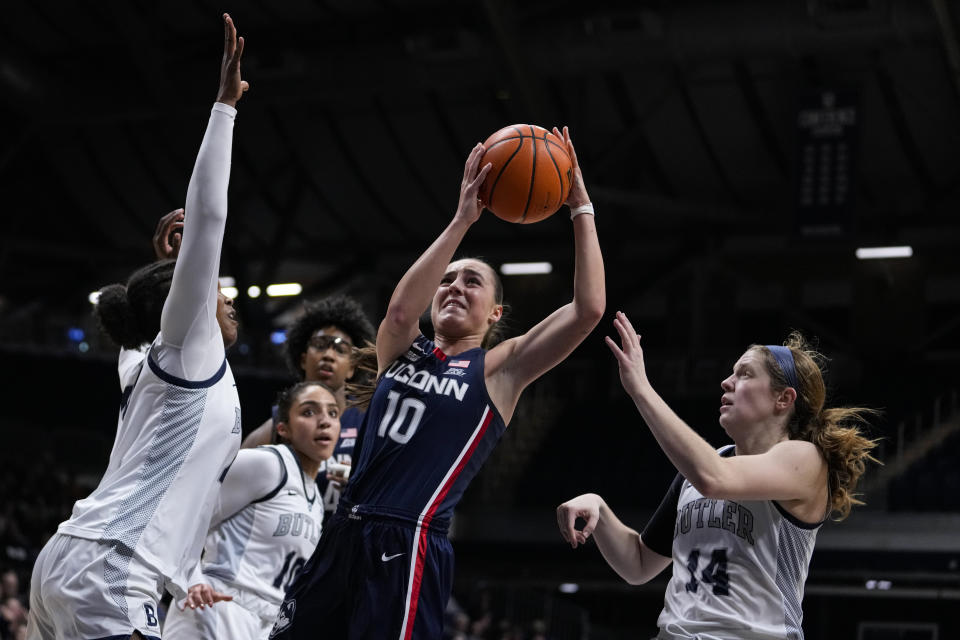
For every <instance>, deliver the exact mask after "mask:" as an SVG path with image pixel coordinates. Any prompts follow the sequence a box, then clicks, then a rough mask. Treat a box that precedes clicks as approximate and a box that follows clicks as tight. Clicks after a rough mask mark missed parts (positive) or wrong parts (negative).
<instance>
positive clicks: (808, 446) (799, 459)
mask: <svg viewBox="0 0 960 640" xmlns="http://www.w3.org/2000/svg"><path fill="white" fill-rule="evenodd" d="M767 455H770V456H772V457H774V458H775V459H776V460H778V461H780V462H781V463H783V464H789V465H795V466H806V467H815V466H819V465H822V464H825V462H826V461H825V459H824V457H823V453H822V452H821V451H820V448H819V447H817V445H815V444H813V443H812V442H809V441H807V440H781V441H780V442H778V443H777V444H775V445H773V446H772V447H770V449H769V450H768V451H767Z"/></svg>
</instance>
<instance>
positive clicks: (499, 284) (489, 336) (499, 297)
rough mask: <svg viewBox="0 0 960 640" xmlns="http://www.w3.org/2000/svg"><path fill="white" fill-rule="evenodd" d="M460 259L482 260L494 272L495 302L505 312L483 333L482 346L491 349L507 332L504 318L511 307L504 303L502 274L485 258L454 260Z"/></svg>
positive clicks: (468, 258)
mask: <svg viewBox="0 0 960 640" xmlns="http://www.w3.org/2000/svg"><path fill="white" fill-rule="evenodd" d="M460 260H476V261H477V262H482V263H483V264H485V265H487V266H488V267H489V268H490V273H492V274H493V303H494V304H498V305H500V306H501V307H503V312H502V313H501V314H500V319H499V320H497V321H496V322H494V323H493V324H492V325H490V327H489V328H488V329H487V332H486V333H485V334H483V340H482V341H481V342H480V346H481V347H483V348H484V349H489V348H491V347H493V346H494V345H496V344H497V343H498V342H500V341H502V340H503V336H504V334H505V333H506V328H507V326H506V324H504V321H503V318H504V316H506V315H507V312H508V311H509V310H510V308H509V307H508V306H507V305H505V304H503V281H502V280H501V279H500V274H499V273H497V270H496V269H494V268H493V265H492V264H490V263H489V262H487V261H486V260H484V259H483V258H479V257H475V256H464V257H462V258H456V259H455V260H453V262H459V261H460Z"/></svg>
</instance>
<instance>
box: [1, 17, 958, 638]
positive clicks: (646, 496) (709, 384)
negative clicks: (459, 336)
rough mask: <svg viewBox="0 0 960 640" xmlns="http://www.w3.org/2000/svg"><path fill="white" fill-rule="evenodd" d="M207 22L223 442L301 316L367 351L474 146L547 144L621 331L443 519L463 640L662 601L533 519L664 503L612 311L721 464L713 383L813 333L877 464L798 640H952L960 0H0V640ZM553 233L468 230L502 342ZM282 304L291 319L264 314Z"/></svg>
mask: <svg viewBox="0 0 960 640" xmlns="http://www.w3.org/2000/svg"><path fill="white" fill-rule="evenodd" d="M224 11H229V12H230V14H231V15H232V17H233V18H234V20H235V22H236V24H237V27H238V31H239V33H240V34H241V35H243V36H244V37H245V39H246V51H245V53H244V67H243V72H244V78H245V79H246V80H248V81H249V82H250V84H251V89H250V91H249V92H248V93H247V94H246V96H245V97H244V98H243V100H242V101H241V102H240V105H239V115H238V117H237V123H236V129H235V135H234V140H235V142H234V150H233V168H232V177H231V183H230V213H229V220H228V222H227V231H226V238H225V240H224V247H223V254H222V266H221V274H222V276H223V277H225V278H226V277H229V278H231V279H232V281H233V282H232V286H233V287H234V288H235V289H236V292H237V297H236V306H237V308H238V309H239V313H240V317H241V321H242V326H241V336H240V340H239V342H238V343H237V345H235V346H234V347H233V348H232V350H231V351H230V352H229V359H230V362H231V365H232V366H233V369H234V372H235V374H236V377H237V380H238V388H239V392H240V398H241V403H242V405H243V429H244V433H247V432H249V431H250V430H252V429H253V428H254V427H256V426H257V425H259V424H260V423H261V422H262V421H263V420H264V419H265V418H266V417H267V416H268V415H269V411H270V406H271V402H272V399H273V397H274V396H275V393H276V392H277V390H279V389H280V388H282V387H284V386H286V385H287V384H289V383H290V382H291V379H290V377H289V374H288V372H287V371H286V369H285V368H284V365H283V359H282V348H283V347H282V342H283V340H284V333H283V329H284V327H285V326H286V325H287V324H288V323H289V322H290V321H291V320H292V319H293V318H295V317H296V316H297V314H298V313H300V311H301V309H302V304H303V302H304V301H305V300H310V299H315V298H318V297H322V296H325V295H329V294H333V293H347V294H350V295H352V296H355V297H356V298H357V299H358V300H360V301H361V302H362V303H363V305H364V307H365V309H366V311H367V312H368V314H369V315H370V316H371V318H375V319H377V320H379V318H380V317H381V316H382V314H383V312H384V308H385V305H386V302H387V300H388V299H389V296H390V292H391V291H392V288H393V286H394V284H395V283H396V281H397V279H398V278H399V277H400V276H401V275H402V274H403V272H404V270H405V269H406V268H407V267H408V266H409V265H410V264H411V263H412V261H413V260H414V259H415V258H416V256H417V255H419V253H420V252H421V251H422V250H423V249H424V248H425V247H426V246H427V245H428V244H429V243H430V242H431V241H432V239H433V238H434V237H435V236H436V235H437V233H438V232H439V231H440V230H441V229H442V228H443V226H444V225H445V224H446V222H447V221H448V220H449V219H450V217H451V216H452V214H453V212H454V210H455V208H456V205H457V196H458V189H459V185H460V178H461V175H462V171H463V160H464V158H465V157H466V155H467V153H468V151H469V150H470V148H471V147H472V146H473V145H474V144H476V143H477V142H478V141H482V140H483V139H485V138H486V137H487V136H488V135H489V134H490V133H492V132H494V131H496V130H497V129H500V128H501V127H503V126H505V125H508V124H511V123H521V122H528V123H534V124H539V125H543V126H548V127H549V126H553V125H559V126H563V125H569V127H570V130H571V133H572V136H573V140H574V142H575V144H576V148H577V151H578V155H579V157H580V162H581V166H582V168H583V173H584V176H585V179H586V184H587V187H588V190H589V193H590V195H591V197H592V200H593V202H594V204H595V206H596V211H597V218H596V220H597V226H598V229H599V236H600V243H601V246H602V249H603V253H604V259H605V264H606V273H607V300H608V304H607V313H606V315H605V317H604V319H603V320H602V321H601V323H600V325H599V327H598V328H597V329H596V330H595V331H594V332H593V334H592V335H590V336H589V337H588V338H587V339H586V341H585V342H584V343H583V344H582V345H581V346H580V347H579V348H578V349H577V350H576V351H575V352H574V353H573V354H572V355H571V356H570V357H569V358H568V359H567V360H566V361H565V362H564V363H562V364H561V365H560V366H558V367H557V368H556V369H554V370H553V371H552V372H550V373H549V374H547V375H546V376H545V377H543V378H542V379H540V380H539V381H537V382H536V383H534V385H533V386H532V387H531V388H530V389H528V391H527V392H526V393H525V395H524V397H523V398H522V399H521V402H520V405H519V407H518V409H517V412H516V415H515V418H514V420H513V422H512V423H511V425H510V428H509V429H508V430H507V433H506V435H505V436H504V439H503V441H502V442H501V444H500V446H499V447H498V448H497V450H496V451H495V452H494V454H493V456H492V457H491V459H490V460H489V461H488V462H487V464H486V466H485V467H484V469H483V471H482V472H481V473H480V475H479V476H478V477H477V478H476V480H475V481H474V482H473V484H472V486H471V487H470V489H469V491H468V493H467V494H466V496H465V498H464V500H463V502H462V503H461V505H460V507H459V509H458V515H457V517H456V519H455V522H454V527H453V530H452V533H451V538H452V540H453V544H454V548H455V551H456V554H457V569H456V579H455V587H454V601H453V602H451V605H450V610H451V613H450V616H449V619H448V623H447V632H446V633H447V636H448V637H450V638H460V639H465V638H471V639H475V638H482V639H497V640H500V639H504V640H506V639H510V640H524V639H526V640H533V639H537V640H545V639H550V640H565V639H571V640H572V639H586V638H590V639H594V640H600V639H607V638H650V637H653V636H654V635H656V621H657V616H658V614H659V611H660V609H661V607H662V605H663V592H664V588H665V585H666V577H665V575H662V576H660V578H658V579H656V580H654V581H653V582H651V583H649V584H647V585H644V586H638V587H632V586H629V585H627V584H626V583H625V582H623V581H622V580H620V579H619V578H618V576H617V575H616V574H615V573H614V572H613V571H612V570H611V569H609V568H608V567H607V565H606V564H605V563H604V561H603V559H602V558H601V556H600V554H599V552H598V551H597V549H596V546H595V544H593V543H592V542H591V543H590V544H588V546H587V547H586V548H580V549H577V550H575V551H574V550H571V549H570V548H569V546H567V545H565V544H564V542H563V540H562V539H561V537H560V535H559V533H558V531H557V526H556V519H555V508H556V507H557V505H558V504H560V503H561V502H563V501H565V500H567V499H569V498H572V497H573V496H575V495H578V494H580V493H585V492H597V493H599V494H601V495H603V496H604V497H605V498H606V500H607V501H608V502H609V503H610V504H611V506H613V507H614V509H616V510H617V512H618V514H619V515H620V516H621V518H623V519H624V520H625V521H626V522H627V523H628V524H630V525H631V526H633V527H635V528H637V529H640V528H642V527H643V526H644V524H645V523H646V521H647V518H648V517H649V516H650V514H651V513H652V511H653V509H654V508H655V507H656V506H657V505H658V504H659V502H660V500H661V498H662V496H663V493H664V491H665V490H666V488H667V486H668V485H669V483H670V481H671V479H672V477H673V475H674V473H675V470H674V469H673V467H672V465H671V464H670V462H669V461H668V460H667V458H666V456H665V455H664V454H663V453H662V452H661V450H660V448H659V446H658V445H657V443H656V441H655V440H654V439H653V437H652V436H651V435H650V432H649V430H648V429H647V427H646V426H645V425H644V423H643V421H642V420H641V419H640V417H639V415H638V414H637V412H636V410H635V408H634V407H633V405H632V402H631V401H630V399H629V398H628V397H627V395H626V394H625V393H624V391H623V389H622V388H621V385H620V382H619V379H618V375H617V369H616V363H615V361H614V359H613V357H612V356H611V355H610V353H609V351H608V349H607V347H606V346H605V345H604V343H603V337H604V336H605V335H613V327H612V324H611V322H612V318H613V314H614V312H616V311H617V310H623V311H624V312H626V313H627V314H628V315H629V316H630V318H631V319H632V320H633V322H634V324H635V325H636V326H637V329H638V332H639V333H641V334H642V335H643V341H644V349H645V354H646V358H647V363H648V371H649V375H650V378H651V381H652V382H653V385H654V386H655V387H656V388H657V389H658V391H659V392H660V393H661V394H662V395H663V396H664V397H665V398H666V399H667V401H668V402H669V403H670V405H671V406H672V407H674V408H675V409H676V411H677V412H678V413H679V414H680V416H681V417H682V418H684V419H685V420H686V421H687V422H688V423H689V424H690V425H692V426H693V427H694V428H695V429H696V430H697V431H698V432H699V433H701V434H702V435H703V436H704V437H705V438H706V439H708V440H709V441H710V442H711V443H712V444H714V445H715V446H720V445H722V444H724V443H726V442H727V439H726V436H725V434H724V432H723V431H722V429H721V428H720V427H719V425H718V424H717V407H718V406H719V397H720V394H721V390H720V386H719V385H720V381H721V380H722V379H723V378H725V377H726V376H727V375H728V372H729V371H730V369H731V366H732V364H733V362H734V361H736V359H737V358H738V357H739V355H740V354H741V353H742V352H743V350H744V349H745V348H746V347H747V346H748V345H750V344H751V343H755V342H756V343H761V344H764V343H781V342H782V341H783V340H784V339H785V337H786V335H787V334H788V333H789V331H790V330H791V329H794V328H795V329H800V330H802V331H803V332H804V333H805V334H806V335H808V336H810V337H812V338H815V339H816V342H817V344H818V345H819V349H820V350H821V351H823V352H824V353H825V354H826V355H828V356H829V357H830V358H831V360H830V363H829V370H828V374H827V378H828V385H829V390H830V396H829V397H830V400H829V401H830V402H832V403H834V404H841V405H843V404H846V405H865V406H871V407H876V408H879V409H882V411H883V413H882V415H881V416H880V417H878V418H877V419H875V420H874V421H873V425H872V431H871V435H872V436H873V437H877V438H881V439H882V444H881V446H880V448H879V457H880V458H881V459H882V461H883V463H884V465H883V466H882V467H873V468H871V469H870V471H869V472H868V474H867V475H866V477H865V478H864V480H863V482H862V485H861V488H862V492H863V499H864V500H865V502H866V503H867V504H866V506H863V507H858V508H855V509H854V512H853V514H852V515H851V516H850V517H849V518H848V519H847V520H845V521H843V522H840V523H835V522H829V523H827V524H826V525H825V526H824V527H823V528H822V529H821V531H820V534H819V537H818V540H817V547H816V551H815V553H814V555H813V560H812V564H811V567H810V575H809V578H808V580H807V583H806V592H805V598H804V603H803V604H804V623H803V626H804V629H805V632H806V635H807V637H808V638H812V639H821V638H823V639H833V638H838V639H851V640H853V639H856V640H894V639H897V640H908V639H909V640H934V639H938V640H944V639H951V638H960V622H958V616H957V607H958V605H960V412H958V389H960V375H958V370H960V250H958V248H960V224H958V222H957V216H958V212H960V154H958V148H960V36H958V29H960V24H958V20H960V3H958V2H956V1H954V0H805V1H800V0H796V1H792V2H788V1H784V0H777V1H773V0H768V1H761V0H756V1H752V2H708V1H706V0H702V1H696V2H694V1H681V2H663V1H659V2H647V1H637V2H615V1H614V2H611V1H605V0H598V1H593V2H585V3H584V2H540V1H531V2H507V1H504V0H480V1H478V2H470V3H468V2H459V1H458V2H439V1H436V0H413V1H410V2H395V1H392V0H327V1H323V0H294V1H289V2H270V1H268V0H238V1H237V2H235V3H233V4H229V5H228V4H222V3H215V2H209V1H207V0H194V1H190V2H188V1H180V0H177V1H172V2H147V1H145V0H128V1H126V2H106V3H103V2H101V3H93V2H91V3H56V2H34V1H32V0H29V1H28V0H10V1H8V2H5V3H4V5H3V9H2V19H0V122H2V126H0V130H2V135H0V208H2V211H3V214H2V231H0V364H2V366H0V390H2V400H3V401H2V403H0V433H2V440H0V568H2V569H3V570H4V581H3V585H4V602H3V605H4V607H3V609H2V611H3V620H4V621H3V622H0V630H2V633H3V634H5V635H3V636H2V637H3V638H4V640H5V639H6V638H7V637H11V638H19V637H22V635H18V634H22V633H23V632H22V631H18V630H17V627H18V624H19V623H17V622H16V619H17V616H18V614H17V612H16V611H15V610H14V609H16V605H15V604H14V603H12V602H10V600H9V599H10V597H11V596H19V598H20V599H21V601H22V602H23V603H24V604H26V594H27V593H28V591H29V577H30V572H31V568H32V566H33V560H34V558H35V557H36V554H37V552H38V550H39V549H40V547H41V546H42V545H43V544H44V542H45V541H46V539H47V538H48V537H49V536H50V535H51V534H52V533H53V532H54V531H55V529H56V526H57V524H58V523H59V522H60V521H61V520H63V519H65V518H66V517H68V515H69V513H70V508H71V505H72V504H73V501H74V500H76V499H77V498H79V497H82V496H85V495H86V494H87V493H88V492H89V491H90V490H91V489H92V487H94V486H96V483H97V482H98V480H99V478H100V475H101V474H102V472H103V469H104V468H105V466H106V463H107V458H108V455H109V453H110V448H111V445H112V442H113V435H114V431H115V427H116V418H117V408H118V402H119V387H118V385H117V374H116V354H117V348H116V347H115V346H113V345H112V344H111V343H110V342H109V340H108V339H107V338H106V337H104V336H102V335H100V334H99V333H98V330H97V327H96V325H95V323H94V322H93V319H92V317H91V313H90V311H91V302H90V300H89V296H90V294H91V293H93V292H95V291H97V290H98V289H99V288H100V287H101V286H103V285H105V284H108V283H111V282H116V281H121V280H123V279H124V278H125V277H126V276H127V275H128V274H129V272H131V271H132V270H133V269H135V268H136V267H138V266H140V265H142V264H144V263H146V262H149V261H150V260H152V258H153V251H152V248H151V237H152V235H153V231H154V228H155V226H156V223H157V220H158V219H159V218H160V216H161V215H163V214H165V213H166V212H168V211H170V210H172V209H175V208H178V207H181V206H183V204H184V199H185V194H186V186H187V182H188V180H189V177H190V173H191V170H192V167H193V162H194V159H195V157H196V152H197V149H198V147H199V143H200V140H201V138H202V136H203V131H204V127H205V125H206V122H207V117H208V113H209V109H210V107H211V105H212V103H213V101H214V99H215V96H216V87H217V74H218V68H219V67H218V65H219V60H220V55H221V51H222V26H221V22H220V15H221V14H222V12H224ZM570 227H571V225H570V221H569V219H568V215H567V212H566V209H563V210H561V211H560V212H559V213H558V214H557V215H555V216H553V217H551V218H549V219H548V220H546V221H543V222H540V223H537V224H533V225H515V224H509V223H506V222H504V221H501V220H499V219H497V218H496V217H494V216H493V215H491V214H489V213H485V214H484V216H483V217H482V218H481V220H480V221H479V222H478V223H477V224H476V225H475V227H474V228H473V229H472V230H471V231H470V233H469V234H468V236H467V239H466V241H465V242H464V244H463V245H462V247H461V252H460V253H461V254H462V255H478V256H482V257H484V258H486V259H487V260H489V261H490V262H491V263H492V264H493V265H494V266H497V267H499V266H500V265H502V264H504V263H515V262H525V263H526V262H547V263H549V264H550V265H551V268H552V271H550V272H549V273H541V274H536V275H516V276H511V275H507V276H504V287H505V294H506V302H507V303H508V304H510V306H511V312H510V313H509V315H508V316H507V317H508V320H509V327H510V330H511V331H512V332H513V333H518V332H522V331H525V330H526V329H527V328H529V327H530V326H531V325H532V324H533V323H534V322H536V321H537V320H538V319H539V318H541V317H543V316H544V315H545V314H546V313H548V312H550V311H551V310H552V309H554V308H556V307H558V306H560V305H561V304H563V303H564V302H566V301H568V300H569V299H570V297H571V295H572V290H571V285H570V283H571V282H572V269H573V248H572V232H571V228H570ZM870 248H873V249H877V248H887V249H891V248H892V249H893V250H892V254H893V255H892V257H881V258H878V259H870V253H869V252H867V253H866V254H865V253H864V252H863V251H860V250H861V249H870ZM881 255H889V253H888V254H881ZM279 283H297V284H299V285H300V293H299V294H297V295H288V296H268V295H266V288H267V286H268V285H270V284H279ZM226 284H230V283H226ZM251 286H255V287H259V288H260V290H261V291H262V293H261V294H260V295H258V296H256V297H255V296H254V295H252V294H253V293H255V292H256V291H251V290H250V287H251ZM426 330H427V331H429V328H427V329H426ZM17 579H19V585H17V584H15V582H16V580H17Z"/></svg>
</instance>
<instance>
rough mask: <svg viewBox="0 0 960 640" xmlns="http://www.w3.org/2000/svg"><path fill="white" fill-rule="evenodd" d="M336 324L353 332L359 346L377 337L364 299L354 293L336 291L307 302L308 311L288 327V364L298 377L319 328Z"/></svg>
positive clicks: (339, 327)
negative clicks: (362, 302) (302, 358)
mask: <svg viewBox="0 0 960 640" xmlns="http://www.w3.org/2000/svg"><path fill="white" fill-rule="evenodd" d="M330 326H333V327H336V328H338V329H340V330H341V331H343V332H344V333H345V334H347V335H348V336H350V340H351V341H352V342H353V345H354V346H355V347H362V346H363V345H365V344H367V343H368V342H372V341H373V338H374V334H375V331H374V328H373V324H372V323H371V322H370V319H369V318H367V314H366V313H364V311H363V307H361V306H360V303H359V302H357V301H356V300H355V299H353V298H351V297H350V296H345V295H335V296H329V297H326V298H322V299H320V300H315V301H313V302H306V303H304V314H303V315H302V316H300V317H299V318H297V319H296V320H294V321H293V323H291V324H290V326H289V327H287V342H286V358H287V366H288V367H289V368H290V372H291V373H293V374H294V375H295V376H296V377H297V379H298V380H302V379H303V375H304V374H303V369H302V368H301V367H300V359H301V357H302V356H303V354H304V352H306V350H307V345H308V343H309V342H310V338H311V337H312V336H313V334H314V332H315V331H316V330H317V329H322V328H323V327H330Z"/></svg>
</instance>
